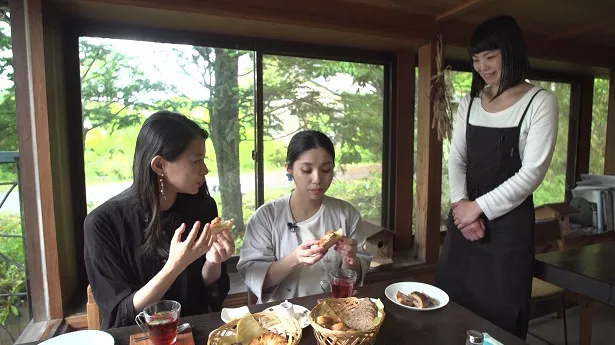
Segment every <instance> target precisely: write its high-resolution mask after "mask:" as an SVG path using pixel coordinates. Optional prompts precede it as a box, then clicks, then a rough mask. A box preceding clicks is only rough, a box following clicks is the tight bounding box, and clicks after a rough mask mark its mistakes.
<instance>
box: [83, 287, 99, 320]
mask: <svg viewBox="0 0 615 345" xmlns="http://www.w3.org/2000/svg"><path fill="white" fill-rule="evenodd" d="M86 310H87V318H88V329H92V330H100V323H101V322H100V310H99V309H98V304H96V301H95V300H94V294H92V288H91V287H90V285H88V303H87V305H86Z"/></svg>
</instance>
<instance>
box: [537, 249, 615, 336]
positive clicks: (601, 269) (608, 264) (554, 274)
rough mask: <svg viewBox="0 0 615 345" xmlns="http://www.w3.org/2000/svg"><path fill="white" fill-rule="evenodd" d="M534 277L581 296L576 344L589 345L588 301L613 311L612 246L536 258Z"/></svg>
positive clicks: (614, 269)
mask: <svg viewBox="0 0 615 345" xmlns="http://www.w3.org/2000/svg"><path fill="white" fill-rule="evenodd" d="M534 276H535V277H537V278H539V279H542V280H544V281H547V282H549V283H552V284H555V285H558V286H561V287H563V288H564V289H566V290H569V291H572V292H575V293H577V294H579V295H580V296H581V298H580V303H579V307H580V315H581V320H580V321H581V326H580V327H581V329H580V344H582V345H589V344H591V304H592V301H599V302H602V303H604V304H607V305H610V306H612V307H615V242H604V243H598V244H594V245H591V246H586V247H581V248H574V249H567V250H563V251H555V252H550V253H545V254H540V255H537V256H536V260H535V263H534Z"/></svg>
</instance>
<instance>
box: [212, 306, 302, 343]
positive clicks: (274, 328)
mask: <svg viewBox="0 0 615 345" xmlns="http://www.w3.org/2000/svg"><path fill="white" fill-rule="evenodd" d="M252 316H254V319H256V321H257V322H258V323H259V324H260V325H261V327H262V328H263V330H264V331H269V332H273V333H277V334H280V335H283V336H286V339H287V340H288V344H289V345H297V344H299V342H300V341H301V335H302V330H301V326H299V322H297V320H296V319H295V318H290V317H286V316H282V315H278V314H276V313H270V312H262V313H256V314H252ZM238 322H239V319H237V320H233V321H231V322H229V323H227V324H225V325H223V326H221V327H220V328H218V329H216V330H214V331H213V332H211V334H210V335H209V339H207V345H216V344H218V341H217V339H218V338H220V337H224V336H232V335H235V334H236V328H237V323H238Z"/></svg>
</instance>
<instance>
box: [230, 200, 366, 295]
mask: <svg viewBox="0 0 615 345" xmlns="http://www.w3.org/2000/svg"><path fill="white" fill-rule="evenodd" d="M289 201H290V195H288V196H284V197H282V198H279V199H277V200H274V201H272V202H269V203H267V204H265V205H263V206H261V207H260V208H259V209H258V210H257V211H256V213H255V214H254V216H252V218H251V219H250V221H249V223H248V228H247V230H246V235H245V238H244V241H243V246H242V248H241V252H240V256H239V262H238V263H237V269H238V271H239V274H240V275H241V277H242V279H243V281H244V282H245V284H246V285H247V286H248V288H249V289H250V291H252V293H254V294H255V295H256V296H257V297H258V303H265V302H271V301H282V300H285V299H290V298H295V297H301V296H307V295H314V294H319V293H321V292H322V290H321V288H320V281H321V280H328V274H329V272H330V271H331V270H332V269H334V268H339V267H341V266H342V261H343V260H342V256H341V255H340V254H338V253H337V252H336V251H335V250H334V249H333V248H331V249H329V251H328V252H327V254H325V256H324V257H323V258H322V260H320V261H319V262H317V263H315V264H314V265H312V266H300V267H298V268H297V269H296V270H294V271H293V272H292V273H291V274H290V275H289V276H288V277H286V279H284V280H283V281H282V282H281V283H280V284H278V285H277V286H274V287H271V288H269V289H263V283H264V281H265V275H266V274H267V271H268V270H269V266H271V264H272V263H273V262H275V261H278V260H280V259H282V258H284V257H285V256H287V255H288V254H290V253H292V252H293V251H294V250H295V249H296V248H297V247H298V246H299V245H300V244H301V243H303V242H305V241H306V240H309V239H319V238H321V237H322V236H324V235H325V233H326V232H327V231H335V230H338V229H340V228H341V229H343V230H344V234H345V235H346V236H347V237H349V238H352V239H355V240H356V241H357V242H358V245H357V247H358V248H359V250H358V253H357V257H358V258H359V261H360V263H361V276H359V277H358V279H357V280H358V283H357V285H361V284H362V282H363V278H364V277H365V274H366V273H367V271H368V270H369V266H370V262H371V256H370V255H369V254H368V253H367V252H365V251H364V250H362V248H363V246H364V244H365V233H364V232H363V231H362V230H361V215H360V214H359V212H358V211H357V210H356V209H355V208H354V207H353V206H352V205H351V204H349V203H348V202H346V201H343V200H339V199H336V198H333V197H329V196H325V197H324V200H323V203H322V206H321V207H320V209H319V210H318V212H316V214H314V216H312V217H311V218H310V219H307V220H305V221H303V222H300V223H297V227H298V228H297V229H295V232H291V231H290V229H289V226H288V222H292V221H293V218H292V213H291V210H290V204H289Z"/></svg>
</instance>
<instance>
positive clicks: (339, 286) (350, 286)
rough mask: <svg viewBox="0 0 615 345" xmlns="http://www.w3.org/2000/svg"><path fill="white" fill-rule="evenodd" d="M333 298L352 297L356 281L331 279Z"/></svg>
mask: <svg viewBox="0 0 615 345" xmlns="http://www.w3.org/2000/svg"><path fill="white" fill-rule="evenodd" d="M331 290H332V293H333V298H346V297H350V296H352V292H353V291H354V281H353V280H350V279H339V278H333V279H331Z"/></svg>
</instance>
